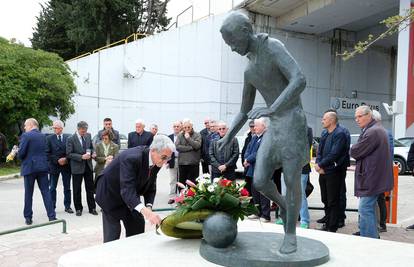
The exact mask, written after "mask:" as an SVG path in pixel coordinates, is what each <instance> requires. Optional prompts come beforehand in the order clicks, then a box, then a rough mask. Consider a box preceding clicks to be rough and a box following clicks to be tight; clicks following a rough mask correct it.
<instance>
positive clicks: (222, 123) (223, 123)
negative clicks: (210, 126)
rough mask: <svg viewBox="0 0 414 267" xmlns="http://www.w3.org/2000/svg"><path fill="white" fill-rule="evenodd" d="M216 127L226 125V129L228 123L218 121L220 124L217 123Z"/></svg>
mask: <svg viewBox="0 0 414 267" xmlns="http://www.w3.org/2000/svg"><path fill="white" fill-rule="evenodd" d="M216 125H217V126H220V125H224V127H226V128H227V123H226V122H224V121H218V122H217V123H216Z"/></svg>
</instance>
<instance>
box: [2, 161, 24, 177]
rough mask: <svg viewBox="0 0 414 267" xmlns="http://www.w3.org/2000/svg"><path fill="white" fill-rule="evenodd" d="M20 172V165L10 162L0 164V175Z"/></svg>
mask: <svg viewBox="0 0 414 267" xmlns="http://www.w3.org/2000/svg"><path fill="white" fill-rule="evenodd" d="M19 172H20V166H16V165H11V164H4V163H2V164H0V176H4V175H9V174H15V173H19Z"/></svg>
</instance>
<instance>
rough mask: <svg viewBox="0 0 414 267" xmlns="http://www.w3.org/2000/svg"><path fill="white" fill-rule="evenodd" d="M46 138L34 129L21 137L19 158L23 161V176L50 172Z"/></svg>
mask: <svg viewBox="0 0 414 267" xmlns="http://www.w3.org/2000/svg"><path fill="white" fill-rule="evenodd" d="M46 146H47V145H46V136H45V135H44V134H42V133H41V132H39V130H37V129H33V130H31V131H29V132H26V133H24V134H22V135H21V137H20V146H19V152H18V157H19V159H20V160H21V161H22V166H21V169H20V173H21V175H22V176H25V175H30V174H33V173H40V172H46V173H47V171H48V170H49V167H48V165H47V154H46Z"/></svg>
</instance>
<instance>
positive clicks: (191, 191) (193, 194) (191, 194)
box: [187, 188, 195, 197]
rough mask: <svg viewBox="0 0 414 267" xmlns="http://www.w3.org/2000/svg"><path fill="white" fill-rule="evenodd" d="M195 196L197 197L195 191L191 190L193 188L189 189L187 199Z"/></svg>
mask: <svg viewBox="0 0 414 267" xmlns="http://www.w3.org/2000/svg"><path fill="white" fill-rule="evenodd" d="M193 196H195V192H194V191H193V190H191V188H190V189H188V191H187V197H193Z"/></svg>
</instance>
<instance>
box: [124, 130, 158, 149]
mask: <svg viewBox="0 0 414 267" xmlns="http://www.w3.org/2000/svg"><path fill="white" fill-rule="evenodd" d="M153 138H154V136H153V135H152V133H150V132H147V131H145V130H144V131H143V132H142V134H141V135H139V134H138V133H137V132H135V131H134V132H130V133H129V134H128V148H132V147H136V146H150V145H151V143H152V139H153Z"/></svg>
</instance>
